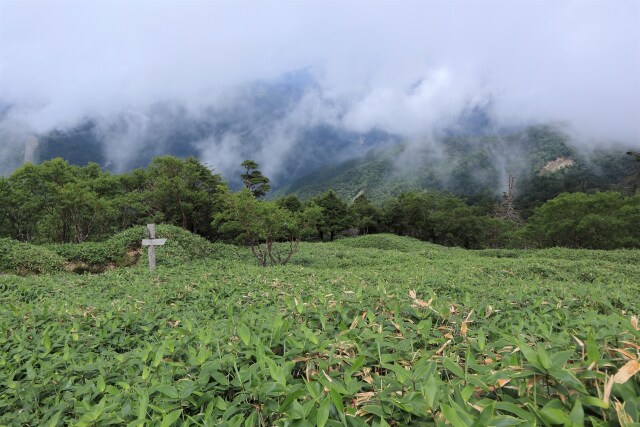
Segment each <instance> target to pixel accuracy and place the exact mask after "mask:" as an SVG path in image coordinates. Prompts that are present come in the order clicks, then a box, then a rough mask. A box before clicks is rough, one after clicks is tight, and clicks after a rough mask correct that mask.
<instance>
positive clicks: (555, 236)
mask: <svg viewBox="0 0 640 427" xmlns="http://www.w3.org/2000/svg"><path fill="white" fill-rule="evenodd" d="M252 164H253V165H254V166H255V167H256V168H257V166H258V165H257V164H254V163H252ZM252 173H259V171H254V172H252ZM260 176H261V175H260ZM263 179H266V178H263ZM266 181H267V182H268V180H266ZM254 195H256V194H255V191H254ZM245 196H246V194H245V195H244V196H243V195H242V194H240V193H236V194H232V193H230V192H229V190H228V188H227V186H226V184H225V183H224V182H223V180H222V179H221V178H220V176H219V175H217V174H214V173H213V172H211V170H209V169H208V168H207V167H205V166H204V165H203V164H201V163H200V162H199V161H198V160H197V159H194V158H188V159H185V160H182V159H178V158H175V157H158V158H156V159H154V160H153V162H152V163H151V164H150V165H149V166H148V167H147V168H146V169H138V170H134V171H132V172H129V173H125V174H119V175H116V174H110V173H108V172H104V171H102V170H101V169H100V168H99V167H98V166H97V165H96V164H89V165H87V166H85V167H78V166H71V165H69V164H68V163H67V162H65V161H64V160H61V159H54V160H51V161H47V162H44V163H42V164H40V165H32V164H26V165H24V166H22V167H21V168H19V169H17V170H16V171H15V172H14V173H13V174H11V175H10V176H9V177H7V178H0V205H1V206H2V211H1V212H0V237H9V238H12V239H15V240H18V241H22V242H31V243H55V244H65V243H81V242H100V241H104V240H105V239H107V238H109V237H110V236H113V235H114V234H116V233H118V232H122V231H124V230H127V229H129V228H131V227H135V226H139V225H144V224H146V223H149V222H155V223H165V224H172V225H175V226H178V227H181V228H183V229H186V230H188V231H191V232H192V233H196V234H199V235H201V236H203V237H205V238H207V239H209V240H212V241H216V240H221V241H227V242H231V241H242V242H247V241H249V242H253V243H256V244H267V247H268V244H269V241H272V242H273V241H276V242H277V241H289V242H290V243H291V244H292V245H294V244H297V242H299V240H300V239H318V240H325V239H328V240H333V239H334V238H335V237H336V236H337V235H357V234H369V233H378V232H393V233H396V234H399V235H404V236H410V237H414V238H417V239H420V240H425V241H430V242H433V243H437V244H442V245H447V246H461V247H465V248H474V249H475V248H508V247H554V246H565V247H575V248H590V249H613V248H633V247H638V246H640V228H639V227H637V224H638V223H640V196H638V195H636V196H633V197H629V196H627V197H625V196H622V195H621V194H619V193H614V192H598V193H593V194H586V193H571V194H568V193H565V194H561V195H560V196H558V197H556V198H554V199H552V200H549V201H547V202H546V203H544V204H541V205H540V206H539V207H537V208H536V209H534V210H533V214H532V215H531V216H530V217H529V218H527V220H526V221H525V222H521V221H516V222H514V221H511V220H505V219H503V218H504V216H501V215H496V212H497V211H496V209H495V206H493V205H490V204H489V205H487V204H486V203H485V204H481V205H470V204H468V203H467V202H466V201H465V200H462V199H460V198H459V197H456V196H455V195H452V194H449V193H442V192H438V191H434V190H429V191H414V192H405V193H401V194H399V195H398V196H397V197H394V198H391V199H389V200H387V202H386V204H385V205H384V206H382V207H379V206H376V205H374V204H373V203H372V202H371V201H369V200H368V199H367V197H366V196H365V195H361V196H359V197H357V198H356V199H355V200H353V201H351V202H350V203H349V202H346V201H344V200H342V199H340V198H339V197H338V196H337V195H336V193H335V192H333V191H331V190H329V191H327V192H326V193H324V194H321V195H319V196H316V197H314V198H313V199H311V200H307V201H304V202H303V201H301V200H299V199H298V198H297V197H296V196H294V195H291V196H286V197H283V198H281V199H278V200H275V201H257V200H255V198H254V199H251V200H249V199H248V198H247V197H245ZM497 202H498V201H496V204H495V205H497V204H498V203H497ZM255 247H256V248H258V249H259V248H260V246H255ZM292 247H293V246H292ZM78 250H79V249H75V248H74V247H73V246H65V245H62V246H59V247H57V249H56V250H55V251H54V252H56V253H59V254H61V255H62V256H63V257H64V258H66V259H76V258H79V259H80V260H81V261H82V262H87V263H93V264H96V263H97V262H96V261H98V260H100V259H101V258H105V257H107V256H114V255H113V254H114V253H118V252H117V251H116V252H113V251H111V250H109V249H108V248H107V247H106V246H104V245H85V246H83V248H82V249H81V252H82V254H81V255H80V256H76V255H74V253H75V252H77V251H78ZM266 250H267V249H265V251H266ZM261 256H262V255H261ZM270 256H271V254H267V252H265V253H264V259H265V260H266V259H268V258H269V257H270ZM118 257H120V258H118V259H109V260H107V262H109V263H114V264H120V263H126V257H124V258H122V255H121V254H120V255H118ZM285 257H286V255H285Z"/></svg>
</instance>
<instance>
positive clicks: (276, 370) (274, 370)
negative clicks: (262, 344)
mask: <svg viewBox="0 0 640 427" xmlns="http://www.w3.org/2000/svg"><path fill="white" fill-rule="evenodd" d="M265 360H266V361H267V366H268V367H269V375H271V378H273V380H274V381H275V382H277V383H278V384H280V385H282V386H285V387H286V385H287V377H286V375H285V373H284V368H283V367H282V366H279V365H278V364H277V363H276V362H274V361H273V360H272V359H271V358H269V357H267V356H265Z"/></svg>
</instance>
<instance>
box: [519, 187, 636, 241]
mask: <svg viewBox="0 0 640 427" xmlns="http://www.w3.org/2000/svg"><path fill="white" fill-rule="evenodd" d="M637 209H638V199H637V198H634V197H627V198H625V197H623V196H621V195H620V194H619V193H614V192H599V193H595V194H586V193H564V194H561V195H559V196H558V197H556V198H554V199H551V200H549V201H548V202H546V203H545V204H544V205H542V206H540V207H539V208H537V209H536V210H535V212H534V214H533V215H532V217H531V218H530V220H529V223H528V224H527V232H528V236H529V238H530V239H531V240H533V241H535V242H536V243H537V244H538V245H539V246H543V247H548V246H566V247H572V248H589V249H613V248H618V247H625V246H626V247H631V246H636V245H638V244H639V243H640V242H639V241H638V240H636V237H635V236H637V223H633V221H634V218H635V219H637V216H636V215H637V212H638V211H637ZM634 230H635V231H634Z"/></svg>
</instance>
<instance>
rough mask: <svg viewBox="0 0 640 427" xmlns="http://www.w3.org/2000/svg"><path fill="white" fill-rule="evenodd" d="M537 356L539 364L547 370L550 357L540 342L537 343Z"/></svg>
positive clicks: (549, 365)
mask: <svg viewBox="0 0 640 427" xmlns="http://www.w3.org/2000/svg"><path fill="white" fill-rule="evenodd" d="M537 356H538V361H539V362H540V364H541V365H542V367H543V368H544V369H545V370H548V369H549V368H551V358H550V357H549V353H547V350H545V348H544V346H542V344H538V348H537Z"/></svg>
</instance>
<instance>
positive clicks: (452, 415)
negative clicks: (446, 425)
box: [440, 403, 468, 427]
mask: <svg viewBox="0 0 640 427" xmlns="http://www.w3.org/2000/svg"><path fill="white" fill-rule="evenodd" d="M440 410H441V411H442V413H443V415H444V417H445V419H446V420H447V421H449V422H450V423H451V424H453V426H454V427H468V426H467V425H466V424H465V423H464V421H462V419H461V418H460V417H459V416H458V414H457V413H456V411H455V409H453V408H452V407H451V406H449V405H445V404H444V403H443V404H441V405H440Z"/></svg>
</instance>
